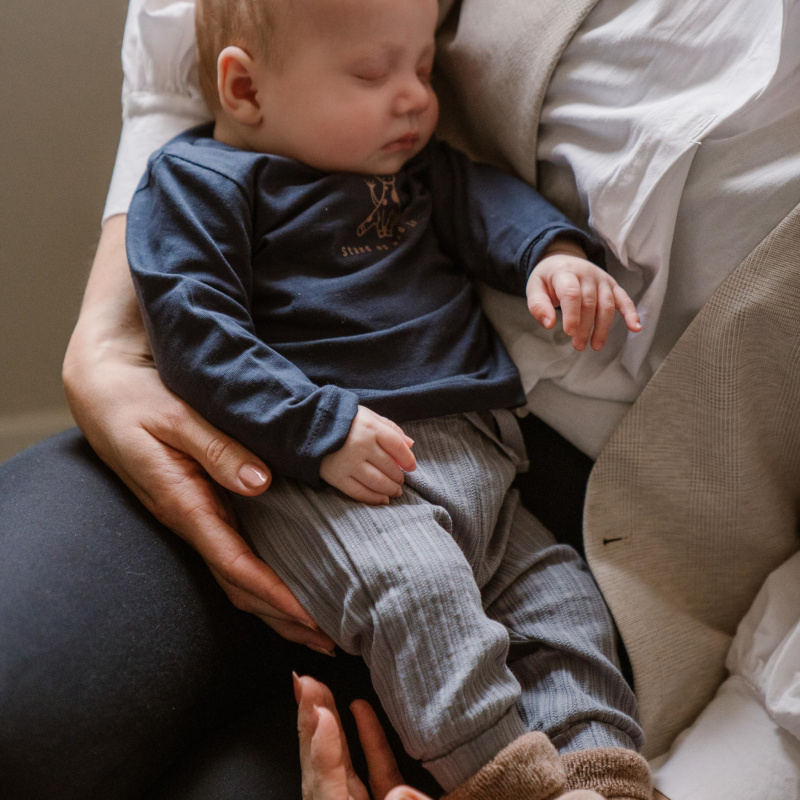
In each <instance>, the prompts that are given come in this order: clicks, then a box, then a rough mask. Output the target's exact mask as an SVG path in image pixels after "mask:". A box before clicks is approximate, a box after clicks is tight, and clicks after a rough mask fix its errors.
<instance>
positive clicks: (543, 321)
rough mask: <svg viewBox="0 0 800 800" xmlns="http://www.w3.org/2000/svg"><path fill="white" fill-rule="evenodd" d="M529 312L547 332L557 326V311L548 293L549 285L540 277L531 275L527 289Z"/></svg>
mask: <svg viewBox="0 0 800 800" xmlns="http://www.w3.org/2000/svg"><path fill="white" fill-rule="evenodd" d="M526 295H527V298H528V311H530V312H531V316H532V317H533V318H534V319H535V320H536V321H537V322H538V323H539V324H540V325H541V326H542V327H543V328H545V329H546V330H550V328H552V327H553V325H555V324H556V309H555V306H554V305H553V301H552V300H551V298H550V293H549V292H548V291H547V284H546V283H545V281H544V280H542V278H540V277H539V276H538V275H536V274H534V275H531V277H530V279H529V280H528V286H527V289H526Z"/></svg>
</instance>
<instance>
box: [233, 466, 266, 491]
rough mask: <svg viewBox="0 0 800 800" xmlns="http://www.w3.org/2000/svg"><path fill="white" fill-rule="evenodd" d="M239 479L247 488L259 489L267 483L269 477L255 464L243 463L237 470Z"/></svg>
mask: <svg viewBox="0 0 800 800" xmlns="http://www.w3.org/2000/svg"><path fill="white" fill-rule="evenodd" d="M239 480H240V481H241V482H242V483H243V484H244V485H245V486H246V487H247V488H248V489H260V488H261V487H262V486H266V485H267V481H268V480H269V478H267V475H266V473H265V472H264V471H263V470H261V469H259V468H258V467H257V466H256V465H255V464H245V465H244V466H243V467H242V468H241V469H240V470H239Z"/></svg>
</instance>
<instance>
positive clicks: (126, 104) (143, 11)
mask: <svg viewBox="0 0 800 800" xmlns="http://www.w3.org/2000/svg"><path fill="white" fill-rule="evenodd" d="M193 14H194V3H193V0H131V2H130V8H129V12H128V20H127V24H126V28H125V36H124V41H123V52H122V61H123V68H124V74H125V80H124V84H123V129H122V137H121V140H120V146H119V152H118V155H117V161H116V165H115V168H114V175H113V178H112V182H111V188H110V190H109V194H108V200H107V204H106V209H105V214H104V218H107V217H109V216H111V215H113V214H121V213H125V211H126V209H127V206H128V203H129V201H130V197H131V195H132V194H133V191H134V189H135V187H136V184H137V183H138V181H139V178H140V176H141V174H142V173H143V171H144V167H145V163H146V160H147V157H148V155H149V154H150V152H152V150H154V149H155V148H156V147H158V146H160V145H162V144H163V143H164V142H166V141H167V140H168V139H170V138H171V137H172V136H174V135H175V134H177V133H179V132H180V131H182V130H184V129H186V128H187V127H190V126H191V125H195V124H197V123H200V122H203V121H205V120H207V119H209V114H208V111H207V109H206V108H205V105H204V103H203V100H202V97H201V95H200V90H199V86H198V82H197V69H196V60H195V53H194V37H193ZM798 17H800V0H705V2H703V3H700V4H698V3H676V2H675V1H674V0H600V2H599V3H598V4H597V5H596V6H595V7H594V9H593V10H592V11H591V13H590V14H589V16H588V18H587V19H586V21H585V22H584V24H583V26H582V27H581V28H580V30H579V31H578V32H577V34H576V35H575V36H574V37H573V39H572V41H571V42H570V43H569V45H568V47H567V49H566V51H565V52H564V54H563V57H562V58H561V61H560V62H559V65H558V67H557V68H556V71H555V73H554V75H553V77H552V80H551V83H550V86H549V89H548V93H547V97H546V99H545V105H544V109H543V114H542V118H541V128H540V134H541V135H540V139H539V144H538V153H537V155H538V158H539V160H540V176H541V179H540V189H541V190H542V191H543V193H544V194H545V195H547V196H548V197H549V198H550V199H551V200H553V201H554V202H555V203H556V204H557V205H559V206H560V207H561V208H563V209H564V210H565V211H567V213H570V214H571V215H572V216H574V217H575V218H576V219H578V220H580V219H584V220H586V219H588V223H589V225H590V226H591V227H592V228H593V229H594V231H595V232H596V233H597V234H598V235H599V236H600V237H601V238H602V240H603V241H604V242H605V243H606V245H607V248H608V253H609V270H610V271H611V273H612V274H613V275H614V276H615V277H616V278H617V279H618V280H619V281H620V283H622V284H623V286H625V288H626V289H628V291H629V292H630V293H631V295H632V296H633V297H634V299H635V300H636V302H637V306H638V308H639V313H640V314H641V316H642V322H643V330H642V332H641V333H639V334H636V335H631V334H627V332H626V330H625V327H624V325H622V324H620V322H621V320H618V321H617V323H616V324H615V326H614V328H613V329H612V335H611V338H610V340H609V342H608V344H607V345H606V347H605V349H604V350H603V351H602V352H601V353H594V352H591V351H586V352H584V353H580V354H579V353H576V352H575V351H574V350H573V349H572V347H571V344H570V342H569V341H568V340H566V338H565V337H564V335H563V333H560V332H559V331H558V330H557V329H556V330H555V331H553V332H546V331H543V330H541V329H540V328H539V327H538V326H537V325H536V324H535V323H533V322H532V320H531V319H530V317H529V315H528V313H527V309H526V308H525V305H524V303H522V302H520V301H518V300H516V299H510V298H508V297H507V296H505V295H499V294H497V293H494V292H492V291H487V292H486V295H485V297H484V304H485V307H486V309H487V312H488V313H489V315H490V317H492V320H493V322H494V323H495V326H496V327H497V328H498V330H499V331H500V333H501V335H502V336H503V338H504V340H505V341H506V344H507V345H508V347H509V350H510V352H511V355H512V356H513V358H514V359H515V361H516V362H517V365H518V366H519V368H520V372H521V374H522V377H523V383H524V385H525V389H526V392H527V393H528V399H529V407H530V408H531V409H532V410H533V411H535V412H536V413H537V414H538V415H539V416H541V417H542V418H543V419H545V420H546V421H547V422H549V423H550V424H551V425H552V426H553V427H555V428H556V429H557V430H559V431H560V432H561V433H562V434H563V435H565V436H566V437H567V438H568V439H570V440H571V441H573V442H574V443H575V444H576V445H577V446H578V447H580V448H581V449H582V450H584V451H585V452H586V453H588V454H589V455H591V456H593V457H594V456H596V455H597V454H598V453H599V451H600V449H601V447H602V445H603V443H604V442H605V440H606V438H607V437H608V436H609V434H610V433H611V431H612V430H613V428H614V426H615V425H616V424H617V422H618V421H619V419H620V418H621V417H622V415H623V414H624V413H625V411H627V409H628V408H629V406H630V404H631V403H632V402H633V401H634V400H635V399H636V397H637V396H638V395H639V393H640V392H641V390H642V389H643V388H644V386H645V384H646V383H647V381H648V380H649V379H650V377H651V376H652V374H653V372H654V371H655V369H656V368H657V367H658V366H659V364H660V363H661V361H662V360H663V359H664V357H665V356H666V354H667V353H668V352H669V350H670V348H671V347H672V346H673V344H674V343H675V341H676V340H677V338H678V337H679V336H680V334H681V332H682V331H683V330H684V329H685V327H686V326H687V325H688V323H689V322H690V321H691V319H692V318H693V317H694V316H695V314H696V313H697V312H698V311H699V310H700V308H701V307H702V305H703V304H704V303H705V301H706V300H707V299H708V298H709V297H710V295H711V294H712V293H713V291H714V289H716V287H717V286H718V285H719V284H720V283H721V282H722V281H723V280H724V279H725V278H726V277H727V276H728V275H729V274H730V272H731V271H732V270H733V269H735V267H736V266H738V264H739V263H740V262H741V261H742V260H743V259H744V258H745V257H746V256H747V254H748V253H749V252H750V250H751V249H752V248H753V247H754V246H755V245H756V244H757V243H758V242H759V241H760V240H761V239H762V238H763V237H764V236H765V235H766V234H768V233H769V232H770V231H771V230H772V228H773V227H774V226H775V225H777V224H778V222H780V220H781V219H782V218H783V217H784V216H785V215H786V214H787V213H788V212H789V211H790V210H791V209H792V208H793V206H794V205H795V204H796V203H797V202H798V200H800V25H799V24H798ZM498 46H499V47H500V45H498Z"/></svg>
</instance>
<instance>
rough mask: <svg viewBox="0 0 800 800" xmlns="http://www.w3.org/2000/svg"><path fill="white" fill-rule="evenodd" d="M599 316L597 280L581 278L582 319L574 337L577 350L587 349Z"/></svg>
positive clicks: (573, 343)
mask: <svg viewBox="0 0 800 800" xmlns="http://www.w3.org/2000/svg"><path fill="white" fill-rule="evenodd" d="M596 318H597V282H596V281H595V280H594V278H591V277H589V278H586V277H585V278H583V280H581V321H580V325H579V326H578V332H577V334H575V335H573V337H572V346H573V347H574V348H575V349H576V350H585V349H586V345H587V344H588V342H589V338H590V337H591V335H592V328H593V327H594V325H595V321H596Z"/></svg>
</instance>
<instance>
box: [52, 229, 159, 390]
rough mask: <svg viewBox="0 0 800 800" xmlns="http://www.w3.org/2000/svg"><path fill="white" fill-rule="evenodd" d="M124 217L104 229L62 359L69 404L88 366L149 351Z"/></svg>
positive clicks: (145, 355) (138, 355) (142, 356)
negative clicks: (110, 354) (120, 355)
mask: <svg viewBox="0 0 800 800" xmlns="http://www.w3.org/2000/svg"><path fill="white" fill-rule="evenodd" d="M125 223H126V217H125V215H124V214H121V215H118V216H115V217H111V218H110V219H109V220H107V221H106V223H105V225H104V226H103V231H102V233H101V235H100V242H99V244H98V247H97V254H96V255H95V259H94V263H93V265H92V271H91V273H90V275H89V281H88V283H87V285H86V293H85V295H84V298H83V303H82V305H81V311H80V315H79V317H78V322H77V324H76V326H75V330H74V332H73V334H72V338H71V339H70V343H69V346H68V348H67V353H66V357H65V359H64V383H65V388H66V391H67V397H68V398H69V399H70V402H72V400H73V399H74V396H75V394H76V393H77V392H79V391H80V379H81V375H82V373H83V370H84V369H85V368H86V367H87V366H88V362H97V361H98V360H102V358H103V357H104V356H106V355H108V352H109V349H110V348H113V349H114V351H115V352H119V350H120V349H122V350H123V351H124V352H126V353H128V354H129V355H131V356H134V357H139V358H147V357H148V354H149V347H148V344H147V336H146V334H145V330H144V326H143V323H142V317H141V314H140V313H139V307H138V304H137V302H136V295H135V294H134V291H133V283H132V282H131V278H130V272H129V270H128V259H127V256H126V255H125Z"/></svg>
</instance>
